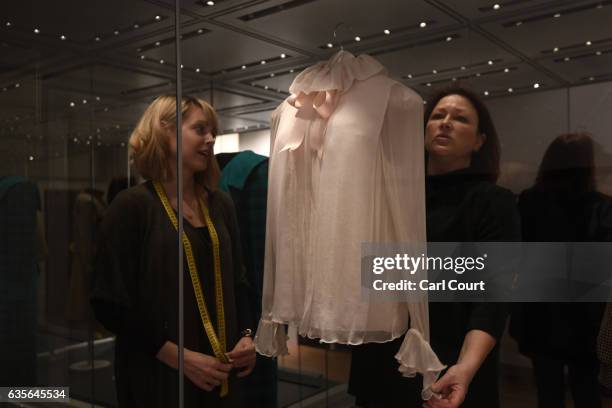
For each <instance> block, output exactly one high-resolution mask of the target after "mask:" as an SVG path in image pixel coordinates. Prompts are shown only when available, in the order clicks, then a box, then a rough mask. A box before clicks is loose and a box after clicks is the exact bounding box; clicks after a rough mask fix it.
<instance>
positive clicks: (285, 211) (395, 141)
mask: <svg viewBox="0 0 612 408" xmlns="http://www.w3.org/2000/svg"><path fill="white" fill-rule="evenodd" d="M290 92H291V94H292V95H291V96H290V97H289V98H287V99H286V100H285V101H284V102H283V103H282V104H281V105H280V106H279V107H278V108H277V109H276V110H275V112H274V113H273V115H272V124H271V154H270V170H269V171H270V174H269V189H268V210H267V225H266V257H265V267H264V288H263V299H262V308H263V310H262V318H261V320H260V322H259V327H258V330H257V335H256V338H255V343H256V346H257V350H258V352H260V353H261V354H264V355H267V356H277V355H283V354H287V345H286V342H287V336H286V331H285V327H284V325H285V324H295V325H296V326H297V328H298V333H299V334H300V335H302V336H306V337H309V338H315V339H319V340H320V341H322V342H327V343H342V344H353V345H356V344H362V343H371V342H388V341H391V340H393V339H396V338H398V337H400V336H402V335H403V334H405V333H406V336H405V340H404V342H403V343H402V345H401V347H400V349H399V351H398V353H397V355H396V358H397V360H398V361H399V363H400V368H399V370H400V371H401V372H402V374H403V375H404V376H414V375H415V374H416V373H420V374H422V375H423V376H424V389H428V387H429V386H430V385H431V384H432V383H433V382H434V381H435V380H436V379H437V377H438V375H439V373H440V371H441V370H443V369H444V365H442V364H441V363H440V361H439V360H438V358H437V356H436V354H435V353H434V351H433V350H432V349H431V347H430V345H429V315H428V303H427V297H426V295H424V294H423V293H418V294H414V295H413V294H410V295H408V294H407V295H406V296H407V297H406V301H388V302H381V301H380V300H379V301H371V300H369V299H368V298H366V297H364V296H363V294H362V286H361V285H362V282H361V281H362V279H361V244H362V243H367V242H373V243H409V244H411V245H412V247H413V248H415V249H414V252H415V253H414V254H408V255H409V256H410V255H414V256H420V255H421V254H422V253H424V251H425V248H426V236H425V235H426V234H425V188H424V179H425V177H424V155H423V151H424V146H423V143H424V141H423V101H422V99H421V98H420V97H419V96H418V95H417V94H416V93H415V92H414V91H412V90H411V89H409V88H407V87H405V86H404V85H402V84H400V83H398V82H396V81H394V80H392V79H390V78H389V77H388V76H387V74H386V70H385V68H384V67H383V66H382V65H381V64H380V63H379V62H378V61H376V60H375V59H373V58H372V57H370V56H367V55H361V56H359V57H355V56H353V55H352V54H350V53H348V52H345V51H340V52H339V53H337V54H335V55H334V56H333V57H332V58H331V59H330V60H329V61H326V62H321V63H319V64H317V65H315V66H313V67H310V68H308V69H306V70H305V71H303V72H302V73H301V74H299V75H298V76H297V77H296V79H295V81H294V82H293V84H292V85H291V87H290ZM425 274H426V271H423V270H420V271H417V272H416V274H415V275H413V276H415V278H417V279H419V278H424V277H425V276H424V275H425ZM408 296H412V297H410V298H409V297H408Z"/></svg>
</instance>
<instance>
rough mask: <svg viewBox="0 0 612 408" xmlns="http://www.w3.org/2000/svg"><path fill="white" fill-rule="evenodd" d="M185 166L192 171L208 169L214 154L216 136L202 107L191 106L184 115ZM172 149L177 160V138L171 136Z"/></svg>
mask: <svg viewBox="0 0 612 408" xmlns="http://www.w3.org/2000/svg"><path fill="white" fill-rule="evenodd" d="M182 131H183V139H182V142H183V168H184V169H185V170H187V171H189V172H190V173H196V172H201V171H204V170H206V169H207V167H208V163H209V162H210V160H211V158H212V156H213V154H214V153H213V146H214V145H215V136H214V135H213V133H212V128H211V126H210V124H209V123H208V119H207V118H206V116H205V115H204V112H203V111H202V109H200V108H198V107H194V106H192V107H190V108H189V109H188V110H187V112H186V114H185V116H184V117H183V126H182ZM170 151H171V152H172V155H173V159H174V160H176V151H177V149H176V139H175V137H174V135H172V136H171V137H170Z"/></svg>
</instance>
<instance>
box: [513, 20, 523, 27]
mask: <svg viewBox="0 0 612 408" xmlns="http://www.w3.org/2000/svg"><path fill="white" fill-rule="evenodd" d="M514 25H515V26H517V27H520V26H522V25H523V22H522V21H517V22H516V23H514Z"/></svg>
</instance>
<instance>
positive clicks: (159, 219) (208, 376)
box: [91, 95, 255, 408]
mask: <svg viewBox="0 0 612 408" xmlns="http://www.w3.org/2000/svg"><path fill="white" fill-rule="evenodd" d="M176 108H177V106H176V97H175V96H174V95H163V96H160V97H158V98H157V99H155V101H154V102H153V103H151V105H150V106H149V107H148V108H147V109H146V111H145V112H144V114H143V116H142V118H141V119H140V121H139V123H138V125H137V126H136V128H135V129H134V132H133V133H132V135H131V137H130V155H131V158H132V160H133V163H134V166H135V167H136V169H137V170H138V172H139V173H140V174H141V175H142V176H143V177H144V178H145V179H147V181H146V182H145V183H143V184H140V185H138V186H136V187H132V188H130V189H127V190H125V191H123V192H121V193H120V194H119V195H118V196H117V197H116V198H115V199H114V200H113V203H112V205H111V206H110V207H109V209H108V213H107V215H106V216H105V218H104V220H103V221H102V226H101V231H100V235H99V237H98V238H99V243H98V251H97V256H96V265H95V278H94V288H93V293H92V297H91V303H92V306H93V309H94V311H95V314H96V317H97V318H98V320H99V321H100V322H101V323H102V324H104V326H105V327H106V328H107V329H109V330H110V331H112V332H113V333H115V334H116V335H117V338H116V346H115V353H116V356H115V373H116V383H117V396H118V402H119V406H120V407H145V406H146V407H156V406H157V407H164V408H166V407H173V406H177V405H178V400H179V395H178V371H177V368H178V346H177V343H178V317H177V315H178V302H179V301H183V304H184V345H185V350H184V362H185V364H184V373H185V377H186V378H185V387H184V406H185V407H195V406H206V407H212V406H214V407H218V406H223V407H231V406H243V403H242V401H241V392H240V378H241V377H244V376H246V375H248V374H250V372H251V371H252V370H253V366H254V364H255V349H254V346H253V343H252V339H251V335H252V332H251V327H253V326H252V321H251V316H250V310H249V307H248V299H247V297H248V293H247V288H248V286H247V282H246V281H245V278H244V271H243V268H242V263H241V250H240V239H239V234H238V225H237V221H236V215H235V210H234V207H233V205H232V202H231V200H230V199H229V197H228V196H226V195H225V194H224V193H223V192H221V191H219V190H218V189H217V183H218V180H219V175H220V171H219V166H218V164H217V162H216V160H215V157H214V154H213V145H214V142H215V136H216V134H217V123H218V119H217V115H216V113H215V111H214V109H213V108H212V107H211V106H210V105H209V104H208V103H206V102H205V101H203V100H201V99H197V98H193V97H189V96H185V97H183V98H182V100H181V115H182V127H181V130H182V152H183V162H182V164H183V165H182V171H183V213H184V235H183V237H181V238H182V242H183V249H184V257H185V262H184V265H185V268H184V273H183V279H184V288H185V289H184V296H183V299H179V298H178V279H177V278H178V277H177V276H176V274H177V271H176V269H177V264H178V250H177V245H176V244H177V238H178V233H177V228H178V221H177V209H178V203H177V174H176V163H177V142H176V137H175V135H176V123H177V118H176V110H177V109H176Z"/></svg>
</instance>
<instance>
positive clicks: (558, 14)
mask: <svg viewBox="0 0 612 408" xmlns="http://www.w3.org/2000/svg"><path fill="white" fill-rule="evenodd" d="M553 17H554V18H559V17H561V13H556V14H555V15H554V16H553Z"/></svg>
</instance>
